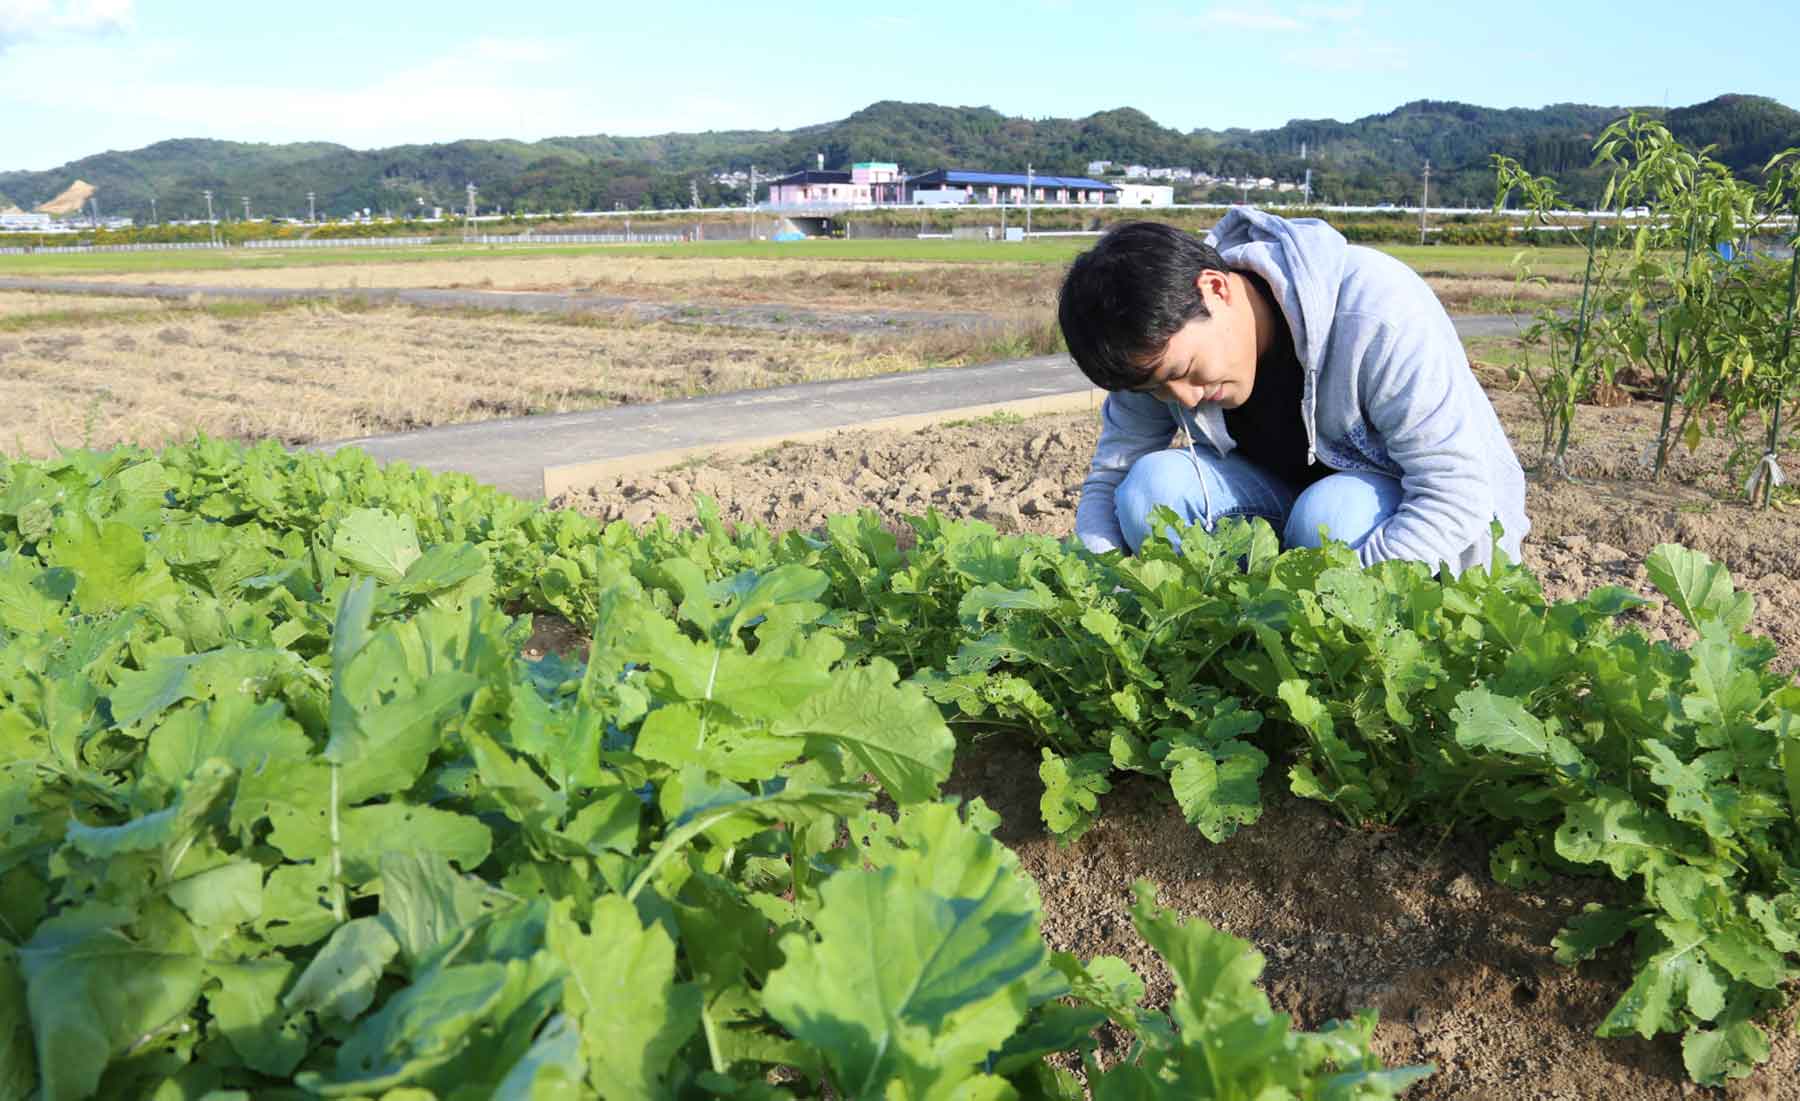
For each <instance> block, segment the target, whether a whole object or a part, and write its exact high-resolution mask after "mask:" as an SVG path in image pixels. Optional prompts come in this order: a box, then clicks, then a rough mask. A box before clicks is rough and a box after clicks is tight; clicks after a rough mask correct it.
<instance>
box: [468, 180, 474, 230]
mask: <svg viewBox="0 0 1800 1101" xmlns="http://www.w3.org/2000/svg"><path fill="white" fill-rule="evenodd" d="M467 190H468V193H469V222H470V224H471V225H473V224H474V222H475V191H476V187H475V185H474V184H470V185H469V186H468V188H467Z"/></svg>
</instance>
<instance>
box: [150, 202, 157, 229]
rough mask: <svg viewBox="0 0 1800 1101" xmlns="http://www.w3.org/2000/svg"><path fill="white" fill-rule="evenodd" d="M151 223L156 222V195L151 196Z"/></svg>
mask: <svg viewBox="0 0 1800 1101" xmlns="http://www.w3.org/2000/svg"><path fill="white" fill-rule="evenodd" d="M150 224H151V225H155V224H156V196H154V195H152V196H150Z"/></svg>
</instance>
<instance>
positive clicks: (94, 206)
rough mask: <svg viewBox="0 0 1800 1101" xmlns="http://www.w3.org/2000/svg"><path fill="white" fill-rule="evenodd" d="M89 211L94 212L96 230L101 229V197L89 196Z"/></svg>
mask: <svg viewBox="0 0 1800 1101" xmlns="http://www.w3.org/2000/svg"><path fill="white" fill-rule="evenodd" d="M88 209H89V210H92V211H93V212H94V228H95V229H99V228H100V197H99V196H97V195H89V196H88Z"/></svg>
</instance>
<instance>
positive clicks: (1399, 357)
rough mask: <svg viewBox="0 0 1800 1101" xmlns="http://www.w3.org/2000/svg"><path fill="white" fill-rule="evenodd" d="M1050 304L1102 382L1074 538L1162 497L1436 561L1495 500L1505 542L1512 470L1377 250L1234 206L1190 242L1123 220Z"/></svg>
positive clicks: (1479, 406)
mask: <svg viewBox="0 0 1800 1101" xmlns="http://www.w3.org/2000/svg"><path fill="white" fill-rule="evenodd" d="M1058 320H1059V321H1060V323H1061V325H1062V331H1063V336H1064V338H1065V340H1066V341H1067V342H1068V346H1069V352H1070V354H1071V355H1072V356H1073V357H1074V359H1075V362H1076V363H1077V364H1078V365H1079V366H1080V367H1081V370H1082V372H1083V373H1084V374H1086V375H1087V377H1088V378H1089V379H1091V380H1093V382H1094V384H1095V385H1097V386H1099V387H1101V388H1102V389H1105V390H1108V391H1111V393H1109V394H1108V396H1107V399H1106V403H1105V405H1104V407H1103V411H1102V417H1101V429H1100V440H1099V444H1098V445H1097V446H1096V447H1095V449H1094V460H1093V465H1092V468H1091V471H1090V473H1089V475H1088V478H1087V480H1086V482H1084V483H1083V485H1082V492H1081V504H1080V507H1079V508H1078V510H1077V512H1076V518H1075V529H1076V533H1077V534H1078V535H1079V536H1080V537H1081V540H1082V542H1083V543H1085V544H1086V545H1087V546H1088V547H1089V548H1091V549H1093V550H1095V551H1105V550H1110V549H1113V548H1115V547H1120V546H1123V547H1125V548H1128V549H1129V550H1131V551H1133V552H1135V551H1136V550H1137V548H1138V545H1139V544H1140V543H1142V542H1143V540H1144V539H1145V538H1146V537H1147V536H1148V535H1149V532H1150V519H1149V515H1150V511H1151V510H1152V509H1154V508H1155V507H1157V506H1158V505H1166V506H1168V507H1169V508H1171V509H1173V510H1174V511H1175V512H1176V514H1177V515H1179V516H1181V517H1182V518H1183V519H1185V520H1187V521H1189V522H1195V521H1198V522H1200V523H1202V524H1203V525H1204V526H1205V527H1206V528H1207V529H1208V530H1211V528H1212V526H1213V525H1214V524H1215V523H1216V522H1217V521H1218V520H1219V519H1220V518H1222V517H1226V516H1245V517H1249V516H1261V517H1263V518H1264V519H1265V520H1267V521H1268V522H1269V523H1270V524H1271V525H1272V526H1273V527H1274V528H1275V530H1276V531H1277V532H1280V533H1282V542H1283V545H1284V546H1286V547H1295V546H1314V547H1316V546H1319V545H1320V543H1321V537H1320V533H1321V532H1322V531H1323V532H1324V533H1326V534H1328V535H1329V536H1330V537H1331V538H1333V539H1338V540H1341V541H1343V542H1345V543H1348V544H1350V546H1352V547H1353V548H1355V549H1356V552H1357V554H1358V556H1359V557H1360V558H1361V559H1362V562H1363V564H1364V565H1368V564H1370V563H1374V562H1379V561H1382V560H1383V559H1388V558H1407V559H1414V560H1416V561H1420V562H1424V563H1426V564H1428V565H1430V566H1433V567H1436V566H1438V565H1439V564H1440V563H1449V565H1450V568H1451V569H1452V570H1454V571H1461V570H1463V569H1466V568H1468V567H1469V566H1472V565H1476V564H1478V563H1486V562H1488V561H1489V559H1490V558H1491V557H1492V548H1493V536H1492V533H1491V531H1490V529H1489V525H1490V524H1491V523H1492V522H1493V521H1494V520H1496V519H1498V520H1499V521H1500V523H1501V526H1502V528H1503V529H1504V535H1503V536H1502V537H1501V539H1500V546H1501V547H1502V548H1503V549H1504V550H1505V552H1506V553H1507V555H1508V556H1509V557H1511V558H1513V559H1515V560H1516V559H1517V558H1518V554H1519V541H1520V540H1521V539H1522V538H1524V536H1525V532H1526V530H1527V529H1528V528H1529V526H1530V525H1529V523H1528V521H1527V520H1526V518H1525V476H1524V472H1523V471H1522V470H1520V468H1519V461H1518V459H1517V457H1516V456H1514V454H1513V450H1512V445H1511V444H1510V443H1509V442H1508V441H1507V438H1506V434H1505V432H1504V431H1502V430H1501V427H1500V421H1499V418H1498V417H1496V416H1495V415H1494V408H1493V406H1492V405H1491V404H1490V403H1489V402H1488V400H1487V395H1486V394H1485V393H1483V392H1482V389H1481V386H1480V385H1479V384H1478V383H1477V382H1476V381H1475V377H1474V375H1473V373H1472V372H1471V371H1470V370H1469V362H1468V359H1467V357H1466V356H1465V355H1464V353H1463V347H1462V341H1461V340H1460V339H1458V337H1457V335H1456V329H1455V327H1454V326H1453V325H1452V324H1451V322H1450V318H1449V316H1448V315H1447V314H1446V313H1445V312H1444V308H1443V306H1442V305H1441V304H1439V302H1438V300H1437V297H1436V296H1435V295H1434V294H1432V292H1431V289H1430V288H1429V287H1427V286H1426V285H1425V283H1424V281H1423V280H1421V279H1420V278H1419V277H1418V275H1417V274H1415V273H1414V272H1413V271H1412V269H1410V268H1408V267H1407V266H1406V265H1405V264H1402V263H1401V262H1400V261H1398V260H1395V259H1394V258H1393V257H1391V256H1388V255H1386V254H1385V253H1381V252H1377V251H1375V250H1373V249H1368V248H1360V247H1357V246H1353V245H1349V244H1346V243H1345V241H1344V238H1343V236H1342V235H1341V234H1339V233H1338V232H1337V231H1336V230H1334V229H1332V228H1331V227H1330V226H1328V225H1326V224H1325V223H1324V222H1321V221H1318V220H1316V219H1310V218H1305V219H1294V220H1291V221H1290V220H1288V219H1284V218H1279V217H1276V216H1274V215H1272V214H1267V213H1264V212H1262V211H1259V210H1253V209H1246V208H1237V209H1234V210H1232V211H1231V212H1230V213H1228V214H1227V215H1226V216H1225V217H1224V218H1223V219H1221V220H1220V221H1219V223H1218V225H1217V226H1215V227H1214V228H1213V230H1212V232H1211V233H1210V234H1208V235H1207V237H1206V239H1205V240H1204V241H1203V240H1201V239H1200V238H1198V237H1195V236H1193V235H1192V234H1188V233H1185V232H1183V231H1181V230H1178V229H1174V228H1171V227H1169V226H1165V225H1161V224H1158V223H1154V222H1130V223H1125V224H1122V225H1119V226H1117V227H1115V228H1113V229H1112V230H1110V231H1109V232H1108V233H1107V234H1106V235H1105V236H1103V237H1102V238H1101V239H1100V241H1099V243H1097V244H1096V245H1095V246H1094V248H1093V249H1091V250H1090V251H1088V252H1085V253H1083V254H1082V255H1081V256H1079V257H1077V258H1076V260H1075V262H1074V264H1073V265H1072V266H1071V267H1070V268H1069V272H1068V275H1067V277H1066V278H1065V279H1064V280H1063V285H1062V293H1061V298H1060V301H1059V304H1058ZM1178 431H1179V432H1180V433H1181V434H1182V435H1183V436H1184V437H1185V446H1184V447H1182V448H1179V449H1171V448H1170V446H1169V445H1170V443H1171V441H1172V439H1173V438H1174V437H1175V435H1176V433H1177V432H1178Z"/></svg>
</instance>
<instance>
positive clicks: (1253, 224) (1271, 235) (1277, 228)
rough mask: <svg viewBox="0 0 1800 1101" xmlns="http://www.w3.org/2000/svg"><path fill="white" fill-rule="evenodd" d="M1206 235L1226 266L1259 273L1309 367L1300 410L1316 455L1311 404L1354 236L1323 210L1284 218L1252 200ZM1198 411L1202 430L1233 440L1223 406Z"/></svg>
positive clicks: (1225, 443) (1224, 447) (1304, 367)
mask: <svg viewBox="0 0 1800 1101" xmlns="http://www.w3.org/2000/svg"><path fill="white" fill-rule="evenodd" d="M1206 243H1207V244H1209V245H1211V246H1213V247H1214V248H1216V249H1218V250H1219V255H1220V256H1221V257H1222V258H1223V259H1224V260H1225V264H1226V266H1228V267H1230V268H1232V269H1233V270H1236V271H1250V272H1255V273H1256V274H1257V275H1259V276H1261V277H1262V280H1263V281H1264V282H1265V283H1267V284H1268V285H1269V293H1270V294H1272V295H1273V296H1274V298H1275V304H1276V306H1277V308H1278V309H1279V310H1280V312H1281V316H1282V317H1283V318H1284V319H1285V320H1286V321H1287V324H1288V329H1289V331H1290V332H1291V333H1292V334H1293V338H1294V355H1295V357H1296V358H1298V359H1299V361H1300V366H1301V371H1302V375H1303V383H1302V388H1301V392H1300V413H1301V419H1302V420H1303V421H1304V422H1305V424H1306V441H1307V448H1308V454H1307V461H1308V462H1311V461H1312V460H1313V458H1314V454H1313V451H1314V448H1315V447H1316V440H1317V430H1316V428H1315V427H1314V419H1313V409H1314V406H1315V403H1316V401H1317V392H1318V390H1317V382H1318V377H1319V368H1320V366H1321V365H1322V364H1323V363H1324V361H1325V345H1326V343H1327V341H1328V340H1329V339H1330V335H1331V323H1332V319H1333V318H1334V317H1335V316H1336V315H1337V304H1338V288H1339V287H1340V286H1341V285H1342V284H1343V281H1344V263H1345V260H1346V255H1347V254H1346V252H1345V250H1346V248H1347V247H1348V243H1347V242H1346V241H1345V240H1344V236H1343V234H1341V233H1339V232H1338V231H1337V230H1335V229H1333V228H1331V227H1330V226H1329V225H1327V224H1325V223H1324V222H1322V221H1320V220H1319V219H1317V218H1295V219H1287V218H1279V217H1276V216H1275V215H1272V214H1266V213H1264V212H1263V211H1260V210H1257V209H1255V208H1253V207H1234V208H1232V209H1231V210H1230V211H1229V212H1227V213H1226V215H1225V217H1223V218H1221V219H1219V223H1218V224H1217V225H1215V226H1214V227H1213V228H1212V231H1211V232H1210V233H1208V234H1207V235H1206ZM1194 414H1195V417H1194V419H1195V421H1196V423H1197V425H1198V426H1199V428H1200V429H1201V431H1202V432H1204V433H1205V434H1206V435H1207V436H1208V437H1209V438H1210V439H1211V441H1212V443H1213V445H1214V446H1215V447H1217V448H1218V450H1219V451H1220V452H1221V453H1224V452H1228V451H1230V450H1231V449H1232V447H1234V446H1235V443H1234V442H1233V441H1232V440H1231V436H1230V433H1228V432H1227V431H1226V429H1225V414H1224V413H1223V412H1222V411H1221V410H1220V409H1219V408H1218V406H1216V405H1213V406H1207V407H1205V408H1204V409H1198V410H1195V411H1194Z"/></svg>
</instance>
